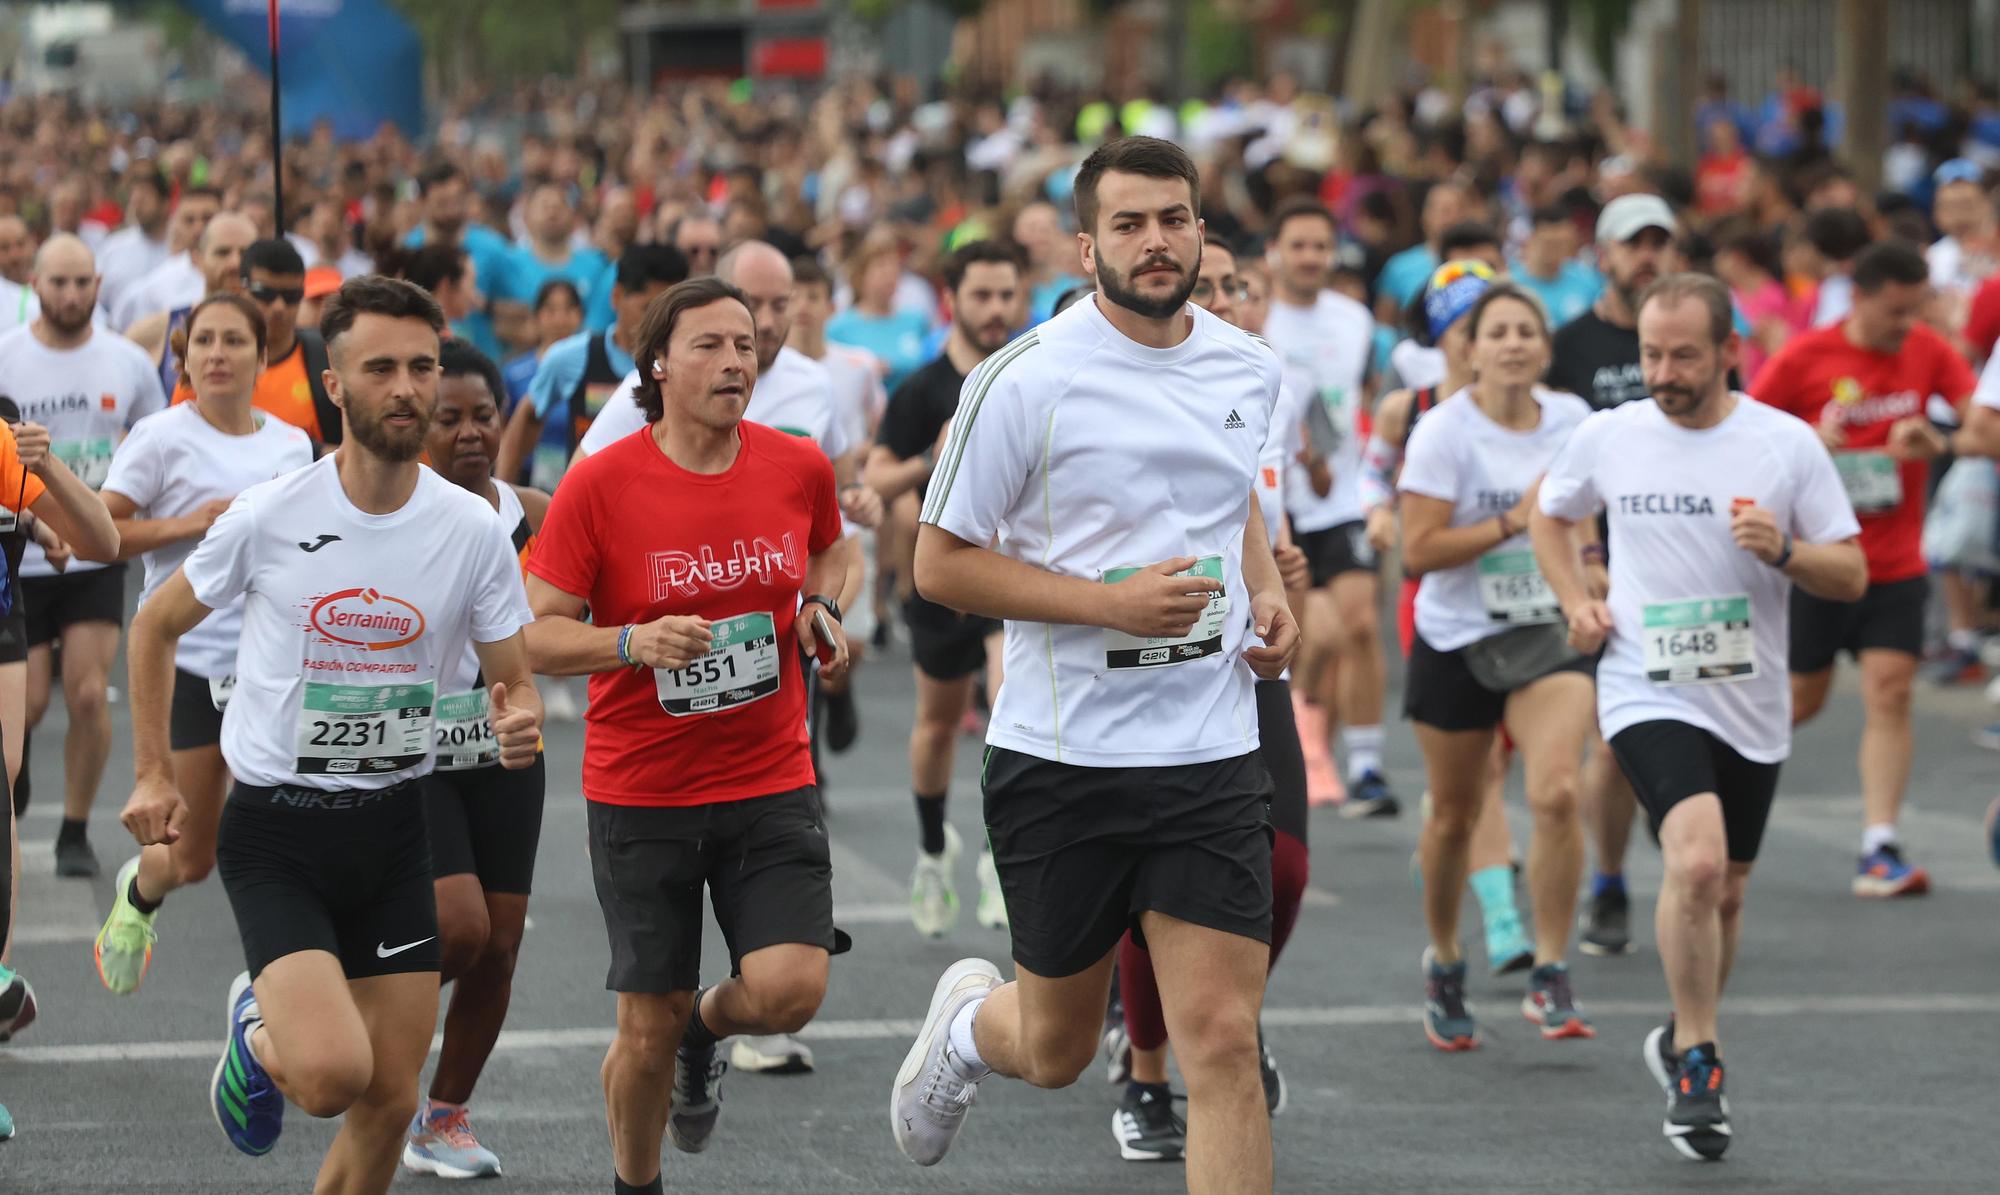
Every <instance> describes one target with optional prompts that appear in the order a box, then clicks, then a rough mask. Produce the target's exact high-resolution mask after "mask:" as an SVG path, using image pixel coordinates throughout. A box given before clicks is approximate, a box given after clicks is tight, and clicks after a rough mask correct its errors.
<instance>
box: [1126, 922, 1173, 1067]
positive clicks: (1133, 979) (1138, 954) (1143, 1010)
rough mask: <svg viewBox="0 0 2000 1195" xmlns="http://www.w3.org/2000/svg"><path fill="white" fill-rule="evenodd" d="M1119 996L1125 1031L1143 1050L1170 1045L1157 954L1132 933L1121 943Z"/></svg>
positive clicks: (1135, 1044)
mask: <svg viewBox="0 0 2000 1195" xmlns="http://www.w3.org/2000/svg"><path fill="white" fill-rule="evenodd" d="M1118 996H1119V1000H1120V1001H1121V1002H1122V1003H1123V1004H1124V1006H1125V1032H1126V1034H1127V1035H1129V1036H1130V1037H1131V1039H1132V1046H1133V1048H1134V1049H1139V1050H1157V1049H1159V1048H1160V1047H1161V1046H1164V1045H1166V1044H1167V1014H1166V1011H1165V1010H1164V1009H1162V1008H1161V1007H1160V985H1159V984H1158V983H1157V982H1155V980H1154V978H1153V956H1152V955H1150V954H1148V953H1146V951H1145V950H1144V949H1143V948H1142V947H1140V945H1139V944H1138V943H1137V942H1134V941H1133V940H1132V935H1131V934H1129V933H1128V934H1126V935H1125V938H1124V940H1123V941H1121V942H1119V943H1118Z"/></svg>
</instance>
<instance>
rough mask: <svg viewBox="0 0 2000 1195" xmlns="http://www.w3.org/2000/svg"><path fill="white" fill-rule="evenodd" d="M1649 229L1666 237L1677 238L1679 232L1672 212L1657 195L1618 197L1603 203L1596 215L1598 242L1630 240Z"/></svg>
mask: <svg viewBox="0 0 2000 1195" xmlns="http://www.w3.org/2000/svg"><path fill="white" fill-rule="evenodd" d="M1648 228H1657V229H1659V230H1660V231H1662V232H1664V233H1666V234H1667V235H1668V236H1676V235H1678V234H1679V233H1680V230H1681V226H1680V224H1679V223H1678V222H1677V221H1675V219H1674V209H1672V208H1670V207H1668V206H1667V201H1666V200H1664V199H1662V198H1660V197H1659V196H1658V195H1620V196H1619V197H1618V198H1616V199H1614V200H1612V201H1611V202H1610V203H1607V204H1605V205H1604V210H1603V211H1602V212H1599V213H1598V215H1597V239H1598V240H1599V241H1618V242H1624V241H1629V240H1631V239H1632V238H1633V237H1635V236H1638V235H1639V234H1640V233H1642V232H1644V231H1646V230H1647V229H1648Z"/></svg>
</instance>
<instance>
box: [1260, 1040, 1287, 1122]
mask: <svg viewBox="0 0 2000 1195" xmlns="http://www.w3.org/2000/svg"><path fill="white" fill-rule="evenodd" d="M1257 1069H1258V1070H1259V1071H1260V1072H1262V1073H1263V1076H1264V1111H1266V1112H1268V1113H1270V1114H1271V1115H1273V1116H1276V1115H1277V1114H1278V1113H1280V1112H1283V1111H1284V1110H1285V1076H1284V1073H1283V1072H1282V1071H1280V1070H1279V1069H1278V1060H1277V1059H1275V1058H1273V1057H1271V1047H1269V1046H1267V1045H1265V1044H1264V1031H1263V1030H1262V1029H1258V1030H1257Z"/></svg>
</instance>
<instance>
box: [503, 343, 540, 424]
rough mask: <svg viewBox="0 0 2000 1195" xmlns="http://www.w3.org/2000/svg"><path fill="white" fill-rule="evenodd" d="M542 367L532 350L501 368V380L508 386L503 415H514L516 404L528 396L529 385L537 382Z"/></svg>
mask: <svg viewBox="0 0 2000 1195" xmlns="http://www.w3.org/2000/svg"><path fill="white" fill-rule="evenodd" d="M541 366H542V362H541V360H540V358H538V357H536V356H535V354H534V351H533V350H532V349H531V350H529V351H528V352H525V353H522V354H521V355H520V356H518V357H516V358H514V359H513V360H512V361H509V362H507V364H505V365H502V366H501V367H500V380H501V381H502V382H504V383H506V386H507V394H506V404H505V405H506V408H507V409H506V411H505V412H503V413H505V414H512V413H513V410H514V404H516V403H518V402H520V401H521V399H522V398H523V397H525V396H526V395H527V393H528V384H529V383H530V382H533V381H534V380H535V373H536V371H537V370H539V369H540V368H541Z"/></svg>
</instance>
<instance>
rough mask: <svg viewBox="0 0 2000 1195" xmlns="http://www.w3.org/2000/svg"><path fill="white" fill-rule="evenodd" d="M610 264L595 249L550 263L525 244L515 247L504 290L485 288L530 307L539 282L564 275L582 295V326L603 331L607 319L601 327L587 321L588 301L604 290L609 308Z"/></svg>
mask: <svg viewBox="0 0 2000 1195" xmlns="http://www.w3.org/2000/svg"><path fill="white" fill-rule="evenodd" d="M610 265H611V263H610V262H608V261H607V260H605V257H604V254H602V253H600V252H599V251H597V250H596V249H579V250H577V251H576V252H574V253H572V254H570V255H569V257H568V259H567V260H565V261H561V262H558V263H557V264H555V265H550V264H549V263H548V262H545V261H543V260H542V259H541V258H539V257H536V256H535V251H534V250H533V249H531V248H529V247H528V246H526V245H517V246H515V247H514V268H513V272H512V275H511V278H510V284H509V288H508V291H507V293H505V294H500V293H497V292H494V291H488V292H487V293H488V294H491V295H493V296H494V297H495V298H499V299H507V300H510V301H512V302H515V303H521V304H524V305H526V306H529V307H533V306H534V304H535V296H536V295H537V294H539V293H540V292H541V289H542V284H543V283H544V282H547V281H548V280H549V279H551V278H566V279H568V280H569V281H570V282H571V283H573V284H574V285H575V286H576V293H577V294H578V295H580V296H582V298H583V312H584V326H585V327H587V328H590V329H592V330H594V331H600V332H601V331H603V330H604V328H608V327H610V326H611V321H609V320H606V321H605V323H604V328H600V327H598V326H597V325H595V324H592V323H590V312H591V304H592V302H593V301H594V300H596V298H597V292H598V291H599V290H603V291H604V309H605V310H606V311H609V310H610V309H611V288H610V286H609V285H606V283H607V277H608V276H607V275H606V273H605V271H606V270H608V269H609V268H610Z"/></svg>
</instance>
